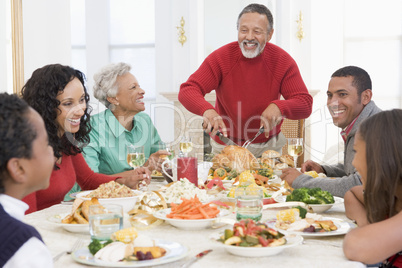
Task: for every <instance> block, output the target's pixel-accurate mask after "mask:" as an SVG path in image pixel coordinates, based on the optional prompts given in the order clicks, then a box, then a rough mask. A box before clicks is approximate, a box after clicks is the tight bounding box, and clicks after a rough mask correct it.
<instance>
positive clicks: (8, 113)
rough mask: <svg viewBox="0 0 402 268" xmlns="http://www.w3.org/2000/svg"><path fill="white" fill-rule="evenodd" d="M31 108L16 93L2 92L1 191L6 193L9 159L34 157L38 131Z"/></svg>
mask: <svg viewBox="0 0 402 268" xmlns="http://www.w3.org/2000/svg"><path fill="white" fill-rule="evenodd" d="M29 109H30V107H29V105H28V104H27V103H26V102H25V101H23V100H22V99H20V98H18V97H17V96H16V95H9V94H7V93H2V94H0V193H4V185H3V180H4V179H5V178H6V177H8V176H9V175H8V170H7V163H8V161H9V160H10V159H11V158H14V157H16V158H26V159H30V158H31V157H32V143H33V142H34V140H35V139H36V137H37V133H36V131H35V128H34V127H33V125H32V123H31V122H30V120H29V116H28V114H29Z"/></svg>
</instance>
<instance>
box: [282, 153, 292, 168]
mask: <svg viewBox="0 0 402 268" xmlns="http://www.w3.org/2000/svg"><path fill="white" fill-rule="evenodd" d="M279 160H280V161H281V162H282V163H286V164H288V166H289V167H295V162H294V160H293V156H291V155H288V154H287V155H282V156H281V157H279Z"/></svg>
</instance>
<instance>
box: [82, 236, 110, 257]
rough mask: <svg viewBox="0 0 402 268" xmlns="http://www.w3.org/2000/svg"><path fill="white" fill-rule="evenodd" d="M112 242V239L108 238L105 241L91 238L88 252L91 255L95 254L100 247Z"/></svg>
mask: <svg viewBox="0 0 402 268" xmlns="http://www.w3.org/2000/svg"><path fill="white" fill-rule="evenodd" d="M112 242H113V241H112V240H110V239H109V240H107V241H105V242H103V241H102V242H101V241H99V240H98V239H92V241H91V243H90V244H89V245H88V249H89V252H91V254H92V255H95V254H96V252H98V251H99V250H100V249H101V248H103V247H105V246H106V245H107V244H110V243H112Z"/></svg>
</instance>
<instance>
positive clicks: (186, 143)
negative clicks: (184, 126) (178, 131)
mask: <svg viewBox="0 0 402 268" xmlns="http://www.w3.org/2000/svg"><path fill="white" fill-rule="evenodd" d="M192 150H193V143H192V142H191V138H190V137H185V136H183V137H182V138H181V140H180V151H181V152H182V153H183V154H184V156H186V157H187V156H188V153H189V152H191V151H192Z"/></svg>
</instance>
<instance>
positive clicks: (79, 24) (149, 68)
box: [71, 0, 155, 101]
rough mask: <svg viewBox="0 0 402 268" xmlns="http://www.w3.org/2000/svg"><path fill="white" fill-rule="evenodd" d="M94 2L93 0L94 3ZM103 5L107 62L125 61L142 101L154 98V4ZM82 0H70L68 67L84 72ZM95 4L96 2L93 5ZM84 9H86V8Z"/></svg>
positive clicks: (113, 0) (116, 0) (118, 1)
mask: <svg viewBox="0 0 402 268" xmlns="http://www.w3.org/2000/svg"><path fill="white" fill-rule="evenodd" d="M95 2H96V1H95ZM104 3H107V5H108V10H109V14H108V15H109V17H108V18H104V19H106V20H108V24H109V31H108V32H107V30H106V31H99V33H100V34H102V32H103V33H104V34H105V35H108V36H109V43H108V44H107V46H108V48H109V62H113V63H116V62H126V63H129V64H130V65H131V67H132V70H131V72H132V73H133V74H134V76H135V77H136V78H137V80H138V82H139V83H140V85H141V87H142V88H143V89H144V90H145V91H146V95H145V100H148V101H149V100H154V99H155V2H154V1H153V0H110V1H106V2H99V4H104ZM85 4H86V3H85V1H82V0H71V31H72V33H71V47H72V65H73V66H74V67H75V68H77V69H79V70H81V71H83V72H84V73H87V57H86V38H88V36H87V35H86V33H85V17H86V12H85ZM95 4H98V3H95ZM87 8H88V6H87Z"/></svg>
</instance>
